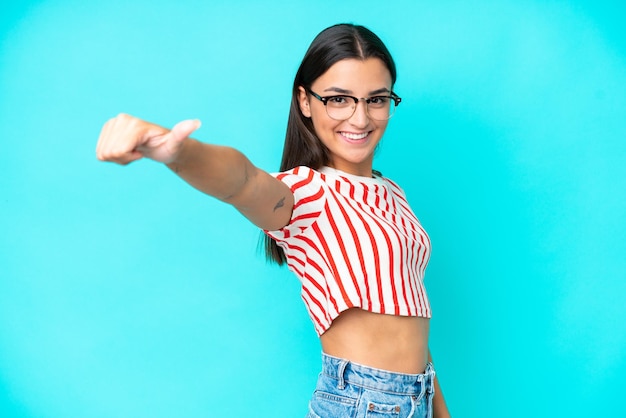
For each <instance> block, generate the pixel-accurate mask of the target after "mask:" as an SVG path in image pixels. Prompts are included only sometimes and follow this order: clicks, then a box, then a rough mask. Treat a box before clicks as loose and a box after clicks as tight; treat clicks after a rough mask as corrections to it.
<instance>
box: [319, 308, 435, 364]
mask: <svg viewBox="0 0 626 418" xmlns="http://www.w3.org/2000/svg"><path fill="white" fill-rule="evenodd" d="M428 329H429V320H428V319H427V318H421V317H414V316H395V315H383V314H377V313H372V312H368V311H365V310H362V309H357V308H353V309H349V310H347V311H345V312H343V313H341V315H339V317H338V318H336V319H335V320H334V321H333V323H332V325H331V326H330V328H329V329H328V330H327V331H326V332H325V333H324V334H322V336H321V337H320V340H321V342H322V350H323V351H324V353H326V354H328V355H331V356H334V357H340V358H344V359H346V360H350V361H353V362H354V363H359V364H362V365H365V366H369V367H374V368H377V369H383V370H388V371H392V372H396V373H410V374H416V373H423V372H424V370H425V368H426V363H427V362H428Z"/></svg>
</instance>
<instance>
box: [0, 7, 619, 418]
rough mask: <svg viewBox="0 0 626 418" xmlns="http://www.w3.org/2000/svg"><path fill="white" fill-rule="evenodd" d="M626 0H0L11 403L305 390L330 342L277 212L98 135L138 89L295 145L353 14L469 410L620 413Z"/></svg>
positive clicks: (16, 406) (137, 401) (490, 415)
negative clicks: (317, 75) (125, 156)
mask: <svg viewBox="0 0 626 418" xmlns="http://www.w3.org/2000/svg"><path fill="white" fill-rule="evenodd" d="M624 16H626V9H625V6H624V3H623V2H617V1H615V2H610V1H609V2H591V1H584V0H570V1H567V0H563V1H550V2H544V1H539V0H537V1H525V2H521V1H519V2H517V1H501V2H490V1H482V0H479V1H472V2H464V1H452V0H450V1H448V0H446V1H420V2H413V1H395V2H383V1H380V0H379V1H365V0H361V1H342V2H337V1H330V0H324V1H315V2H311V1H306V2H305V1H267V2H260V1H252V0H249V1H248V0H244V1H215V2H209V1H206V2H204V1H197V0H195V1H192V0H180V1H143V0H140V1H132V0H131V1H128V0H126V1H120V0H108V1H90V2H84V1H79V0H40V1H14V2H4V3H3V5H2V6H0V416H1V417H7V418H35V417H36V418H85V417H89V418H117V417H132V418H144V417H145V418H159V417H222V416H230V417H244V416H260V417H301V416H304V415H305V413H306V411H307V402H308V399H309V397H310V395H311V393H312V390H313V387H314V383H315V381H316V378H317V373H318V371H319V366H320V364H319V356H320V350H321V348H320V345H319V342H318V340H317V337H316V335H315V332H314V330H313V326H312V324H311V323H310V322H309V319H308V317H307V314H306V312H305V309H304V306H303V304H302V301H301V300H300V295H299V294H300V289H299V283H298V282H297V280H296V278H295V277H293V276H292V275H291V273H289V272H288V271H287V270H286V269H282V268H278V267H276V266H274V265H271V264H268V263H267V262H266V261H265V259H264V257H263V254H262V252H261V251H260V249H259V239H260V232H259V231H258V230H257V229H256V228H255V227H254V226H252V225H251V224H250V223H248V222H247V221H246V220H245V218H243V216H241V215H240V214H239V213H238V212H236V211H235V210H234V209H233V208H231V207H229V206H227V205H225V204H223V203H220V202H219V201H217V200H215V199H213V198H210V197H208V196H205V195H202V194H201V193H199V192H197V191H195V190H194V189H192V188H191V187H189V186H188V185H186V184H185V183H184V182H182V181H181V180H180V179H178V178H177V177H176V176H175V175H174V174H173V173H171V172H170V171H169V170H167V169H166V168H165V167H163V166H160V165H159V164H156V163H153V162H150V161H139V162H136V163H133V164H130V165H128V166H125V167H122V166H117V165H113V164H109V163H101V162H98V161H97V160H96V158H95V144H96V141H97V138H98V134H99V131H100V128H101V126H102V125H103V124H104V122H106V121H107V120H108V119H109V118H111V117H113V116H115V115H117V114H118V113H120V112H125V113H129V114H132V115H135V116H138V117H141V118H144V119H147V120H150V121H153V122H156V123H159V124H161V125H163V126H167V127H171V126H173V125H174V124H175V123H176V122H178V121H180V120H183V119H187V118H199V119H201V120H202V122H203V125H202V128H201V129H200V130H198V131H197V132H196V133H195V134H194V136H195V137H196V138H198V139H200V140H202V141H206V142H212V143H216V144H222V145H228V146H232V147H235V148H237V149H239V150H241V151H242V152H243V153H245V154H246V155H247V156H248V157H249V158H250V159H251V160H252V161H253V162H254V163H255V164H256V165H257V166H259V167H261V168H264V169H266V170H268V171H276V170H277V169H278V166H279V162H280V157H281V152H282V144H283V140H284V133H285V127H286V121H287V114H288V110H289V102H290V94H291V83H292V81H293V77H294V75H295V72H296V69H297V67H298V65H299V63H300V60H301V59H302V57H303V55H304V53H305V51H306V48H307V47H308V45H309V43H310V42H311V41H312V39H313V38H314V36H315V35H316V34H317V33H318V32H319V31H321V30H322V29H324V28H326V27H327V26H330V25H332V24H335V23H340V22H351V23H357V24H362V25H365V26H367V27H369V28H370V29H372V30H373V31H374V32H376V33H377V34H378V35H379V36H380V37H381V38H382V39H383V41H384V42H385V43H386V44H387V46H388V47H389V49H390V50H391V52H392V54H393V55H394V57H395V59H396V63H397V66H398V82H397V85H396V86H395V90H396V91H397V93H398V94H399V95H400V96H401V97H402V99H403V100H402V103H401V105H400V107H399V108H398V110H397V112H396V114H395V115H394V117H393V119H392V120H391V122H390V124H389V128H388V130H387V133H386V135H385V137H384V139H383V142H382V144H381V146H380V148H379V150H378V151H377V156H376V160H375V164H374V166H375V168H376V169H378V170H379V171H382V172H383V174H384V175H386V176H388V177H390V178H392V179H393V180H395V181H396V182H398V183H399V184H400V185H401V186H402V187H403V188H404V190H405V191H406V194H407V196H408V199H409V202H410V203H411V205H412V206H413V208H414V211H415V212H416V214H417V216H418V217H419V218H420V221H421V222H422V224H423V226H424V227H425V229H426V230H427V231H428V233H429V234H430V237H431V240H432V243H433V253H432V258H431V262H430V265H429V267H428V269H427V272H426V286H427V289H428V292H429V295H430V298H431V303H432V308H433V320H432V324H431V351H432V353H433V357H434V360H435V363H436V366H437V372H438V376H439V378H440V380H441V385H442V388H443V390H444V393H445V395H446V398H447V401H448V404H449V407H450V410H451V411H452V413H453V416H455V417H469V418H503V417H506V418H516V417H520V418H521V417H527V416H535V417H554V416H557V417H564V416H567V417H587V416H612V417H623V416H626V406H625V403H624V402H623V387H624V375H625V374H626V355H625V353H626V325H625V323H626V322H625V318H626V304H625V303H624V301H623V299H624V295H626V256H625V255H624V254H626V223H625V219H626V193H625V191H626V122H625V120H626V33H625V29H624V25H623V18H624Z"/></svg>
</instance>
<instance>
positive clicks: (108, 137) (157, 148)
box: [96, 113, 200, 165]
mask: <svg viewBox="0 0 626 418" xmlns="http://www.w3.org/2000/svg"><path fill="white" fill-rule="evenodd" d="M199 127H200V121H199V120H184V121H182V122H179V123H178V124H176V125H175V126H174V127H173V128H172V129H171V130H170V129H166V128H163V127H162V126H159V125H155V124H153V123H150V122H146V121H144V120H141V119H139V118H136V117H133V116H130V115H127V114H123V113H122V114H119V115H118V116H116V117H114V118H113V119H110V120H109V121H107V122H106V123H105V124H104V126H103V127H102V131H101V132H100V138H99V139H98V145H97V147H96V156H97V157H98V159H99V160H100V161H111V162H114V163H117V164H122V165H125V164H129V163H131V162H133V161H136V160H138V159H141V158H144V157H145V158H149V159H151V160H155V161H158V162H162V163H165V164H168V163H171V162H173V161H175V160H176V157H177V156H178V153H179V152H180V149H181V147H182V145H183V142H184V141H185V139H187V138H188V137H189V135H191V133H192V132H194V131H195V130H196V129H198V128H199Z"/></svg>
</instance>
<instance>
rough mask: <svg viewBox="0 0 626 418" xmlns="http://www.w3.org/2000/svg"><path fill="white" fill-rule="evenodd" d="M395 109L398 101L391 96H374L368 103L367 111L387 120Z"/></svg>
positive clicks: (375, 117)
mask: <svg viewBox="0 0 626 418" xmlns="http://www.w3.org/2000/svg"><path fill="white" fill-rule="evenodd" d="M395 111H396V102H395V101H394V100H393V99H392V98H391V97H389V96H380V97H372V98H371V99H370V102H369V104H368V105H367V113H368V114H369V115H370V117H371V118H372V119H376V120H387V119H389V118H390V117H391V116H393V113H394V112H395Z"/></svg>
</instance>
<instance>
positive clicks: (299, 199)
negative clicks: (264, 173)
mask: <svg viewBox="0 0 626 418" xmlns="http://www.w3.org/2000/svg"><path fill="white" fill-rule="evenodd" d="M272 176H274V177H276V178H277V179H278V180H280V181H282V182H283V183H285V184H286V185H287V186H288V187H289V188H290V189H291V192H292V193H293V197H294V204H293V212H292V214H291V220H290V221H289V223H288V224H287V225H286V226H285V227H283V228H281V229H279V230H276V231H268V230H265V231H264V232H265V233H266V234H267V235H268V236H270V237H271V238H273V239H275V240H276V241H278V242H281V241H285V240H287V239H289V238H290V237H294V236H298V235H300V234H301V233H302V232H304V230H306V229H307V228H308V227H310V226H311V225H313V223H314V222H315V220H316V219H317V218H318V217H319V216H320V214H321V213H322V211H323V208H324V203H325V201H326V183H324V181H323V179H322V177H321V176H322V175H321V174H320V173H319V172H317V171H315V170H313V169H311V168H309V167H296V168H294V169H292V170H289V171H285V172H281V173H273V174H272Z"/></svg>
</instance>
